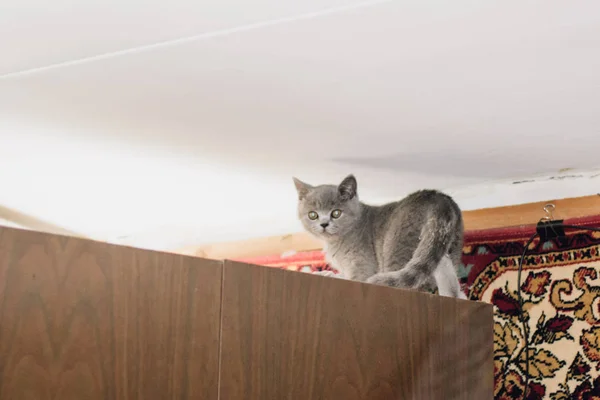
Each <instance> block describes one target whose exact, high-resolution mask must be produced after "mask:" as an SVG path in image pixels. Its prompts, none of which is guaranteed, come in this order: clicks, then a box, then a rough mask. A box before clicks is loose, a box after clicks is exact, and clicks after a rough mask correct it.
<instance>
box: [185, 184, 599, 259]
mask: <svg viewBox="0 0 600 400" xmlns="http://www.w3.org/2000/svg"><path fill="white" fill-rule="evenodd" d="M547 203H552V204H554V205H555V206H556V209H555V210H554V213H553V215H554V218H555V219H569V218H580V217H587V216H592V215H600V196H599V195H593V196H585V197H574V198H568V199H560V200H549V201H540V202H536V203H527V204H519V205H513V206H504V207H495V208H483V209H479V210H472V211H463V218H464V222H465V230H469V231H473V230H481V229H493V228H504V227H512V226H526V225H534V224H536V223H537V222H538V221H539V220H540V218H542V217H543V216H544V215H545V214H544V211H543V208H544V205H546V204H547ZM321 248H322V245H321V243H320V242H319V241H318V240H316V239H314V238H313V237H312V236H310V235H308V234H307V233H304V232H300V233H294V234H290V235H283V236H270V237H263V238H255V239H249V240H243V241H237V242H227V243H214V244H209V245H203V246H191V247H188V248H185V249H180V250H179V251H177V253H181V254H187V255H193V256H198V257H204V258H212V259H226V258H228V259H239V258H250V257H260V256H267V255H276V254H281V253H284V252H286V251H310V250H320V249H321Z"/></svg>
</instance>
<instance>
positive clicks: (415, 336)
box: [220, 261, 493, 400]
mask: <svg viewBox="0 0 600 400" xmlns="http://www.w3.org/2000/svg"><path fill="white" fill-rule="evenodd" d="M492 329H493V320H492V306H491V305H488V304H483V303H476V302H469V301H462V300H455V299H448V298H442V297H439V296H433V295H428V294H423V293H416V292H410V291H404V290H399V289H393V288H386V287H377V286H373V285H367V284H362V283H357V282H349V281H343V280H341V279H335V278H326V277H320V276H311V275H309V274H302V273H297V272H289V271H282V270H276V269H273V268H264V267H254V266H246V265H243V264H238V263H234V262H228V261H226V262H225V264H224V273H223V308H222V336H221V379H220V382H221V383H220V398H221V399H236V400H242V399H244V400H246V399H247V400H265V399H277V400H283V399H287V400H340V399H343V400H359V399H360V400H362V399H364V400H367V399H368V400H391V399H399V400H400V399H402V400H411V399H414V400H473V399H476V400H487V399H490V400H491V399H492V398H493V394H492V390H493V359H492V357H493V354H492V351H493V332H492Z"/></svg>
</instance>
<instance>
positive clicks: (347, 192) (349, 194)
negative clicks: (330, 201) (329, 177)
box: [338, 175, 357, 201]
mask: <svg viewBox="0 0 600 400" xmlns="http://www.w3.org/2000/svg"><path fill="white" fill-rule="evenodd" d="M356 187H357V184H356V178H355V177H354V175H348V176H347V177H345V178H344V180H343V181H342V183H340V185H339V186H338V193H339V194H340V198H341V199H342V200H343V201H347V200H351V199H353V198H354V196H356Z"/></svg>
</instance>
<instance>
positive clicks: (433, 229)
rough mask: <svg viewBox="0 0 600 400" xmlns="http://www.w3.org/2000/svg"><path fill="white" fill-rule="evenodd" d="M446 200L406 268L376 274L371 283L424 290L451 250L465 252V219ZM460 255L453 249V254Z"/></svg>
mask: <svg viewBox="0 0 600 400" xmlns="http://www.w3.org/2000/svg"><path fill="white" fill-rule="evenodd" d="M444 197H446V196H444ZM446 200H449V201H443V202H442V204H440V203H438V204H437V205H436V207H432V210H431V212H430V215H429V217H428V219H427V221H426V222H425V224H424V225H423V227H422V228H421V234H420V241H419V244H418V245H417V248H416V249H415V251H414V253H413V256H412V258H411V260H410V261H409V262H408V263H407V264H406V265H405V266H404V268H402V269H399V270H398V271H393V272H384V273H380V274H376V275H374V276H372V277H371V278H369V279H368V280H367V282H369V283H375V284H381V285H387V286H394V287H399V288H415V289H418V288H421V287H423V286H424V285H426V283H427V281H428V280H430V278H431V277H432V276H433V275H434V272H435V271H436V269H437V268H438V266H439V265H440V262H441V261H442V258H443V257H444V256H447V255H448V254H449V253H450V252H451V247H456V246H459V249H458V251H461V250H462V230H463V222H462V215H461V213H460V209H459V208H458V206H457V205H456V203H454V201H453V200H452V199H450V198H449V197H446ZM457 233H459V235H460V236H457ZM457 238H458V240H457ZM458 241H460V242H461V243H457V242H458ZM456 251H457V250H456V249H452V252H453V253H455V252H456ZM457 295H458V294H457Z"/></svg>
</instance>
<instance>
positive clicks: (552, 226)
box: [536, 204, 565, 243]
mask: <svg viewBox="0 0 600 400" xmlns="http://www.w3.org/2000/svg"><path fill="white" fill-rule="evenodd" d="M554 209H556V206H555V205H554V204H546V205H545V206H544V211H545V212H546V216H545V217H544V218H542V219H540V222H538V224H537V226H536V231H537V234H538V235H539V236H540V241H541V242H542V243H543V242H546V241H548V240H551V239H556V238H559V237H564V236H565V228H564V227H563V220H562V219H558V220H554V218H553V216H552V211H554Z"/></svg>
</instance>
